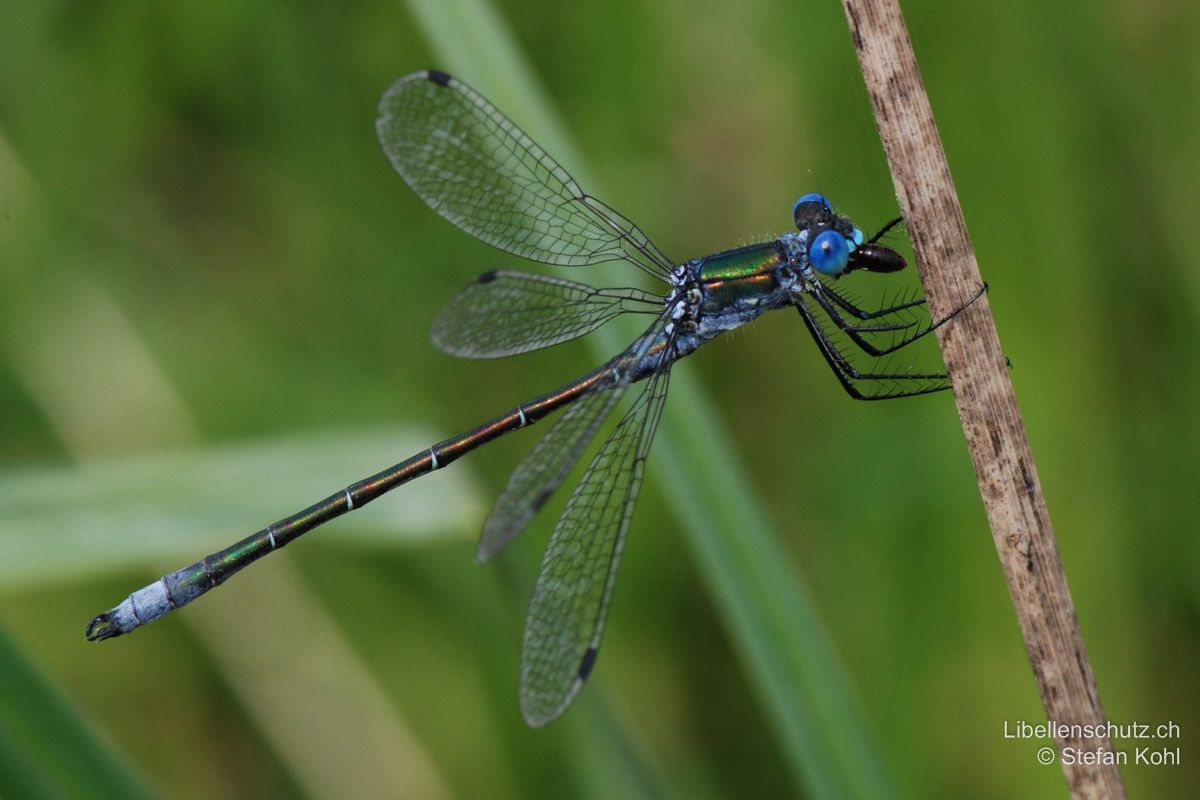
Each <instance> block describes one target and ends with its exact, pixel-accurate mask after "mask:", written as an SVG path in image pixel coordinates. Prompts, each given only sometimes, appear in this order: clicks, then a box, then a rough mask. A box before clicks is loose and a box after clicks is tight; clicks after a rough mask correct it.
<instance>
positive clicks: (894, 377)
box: [796, 303, 950, 400]
mask: <svg viewBox="0 0 1200 800" xmlns="http://www.w3.org/2000/svg"><path fill="white" fill-rule="evenodd" d="M796 310H797V311H799V312H800V318H801V319H803V320H804V325H805V327H806V328H808V332H809V333H810V334H812V337H813V339H814V340H815V341H816V343H817V347H818V348H819V349H820V350H821V355H822V356H824V358H825V361H826V363H828V364H829V367H830V369H832V370H833V374H834V375H836V376H837V379H838V381H839V382H840V383H841V384H842V388H843V389H845V390H846V393H847V394H848V395H850V396H851V397H852V398H854V399H855V400H886V399H891V398H893V397H911V396H913V395H918V394H930V393H931V392H940V391H943V390H945V389H948V388H950V382H949V380H948V378H947V377H946V375H945V374H943V373H903V372H900V373H879V372H861V371H859V370H858V369H857V368H856V367H854V366H853V365H852V364H851V363H850V362H849V361H848V360H847V359H846V357H845V356H844V355H843V354H842V353H841V352H840V351H839V350H838V348H837V345H836V344H835V343H834V342H833V341H832V340H831V339H830V338H829V335H828V334H827V333H826V332H825V330H824V329H822V328H821V326H820V325H819V324H818V323H817V321H816V320H815V319H813V317H812V313H811V312H810V311H809V309H808V308H807V307H806V306H805V305H804V304H803V303H797V304H796ZM866 381H888V382H893V383H896V384H902V382H904V381H920V382H923V383H925V384H926V385H924V386H920V387H918V388H916V389H904V390H899V391H894V392H881V393H879V394H866V393H864V392H863V391H861V390H860V389H859V388H858V384H859V383H860V382H866Z"/></svg>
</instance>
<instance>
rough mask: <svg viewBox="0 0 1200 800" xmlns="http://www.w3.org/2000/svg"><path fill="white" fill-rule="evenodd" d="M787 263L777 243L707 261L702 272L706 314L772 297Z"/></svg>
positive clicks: (741, 249)
mask: <svg viewBox="0 0 1200 800" xmlns="http://www.w3.org/2000/svg"><path fill="white" fill-rule="evenodd" d="M782 261H783V259H782V256H781V253H780V251H779V247H778V245H777V244H776V243H775V242H763V243H761V244H752V245H749V246H747V247H739V248H738V249H736V250H728V251H726V252H724V253H717V254H716V255H713V256H709V257H707V258H705V259H704V260H703V261H702V262H701V264H700V269H699V276H698V277H699V278H700V283H701V285H702V286H703V287H704V306H703V309H702V310H703V311H705V312H711V311H715V310H717V309H726V308H729V307H730V306H735V305H739V304H740V303H743V302H745V301H746V300H749V299H751V298H754V297H761V296H763V295H766V294H769V293H771V291H772V290H773V289H775V288H776V287H777V277H776V270H777V269H778V268H779V266H780V264H781V263H782Z"/></svg>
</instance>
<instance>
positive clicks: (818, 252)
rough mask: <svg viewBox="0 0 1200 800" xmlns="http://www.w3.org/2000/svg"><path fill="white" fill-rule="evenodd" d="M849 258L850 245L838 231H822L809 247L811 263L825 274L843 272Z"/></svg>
mask: <svg viewBox="0 0 1200 800" xmlns="http://www.w3.org/2000/svg"><path fill="white" fill-rule="evenodd" d="M849 258H850V246H849V245H848V244H846V237H845V236H842V235H841V234H840V233H838V232H837V231H822V232H821V233H820V234H819V235H818V236H817V238H816V239H813V243H812V245H810V246H809V248H808V260H809V263H811V264H812V266H813V269H815V270H816V271H817V272H820V273H821V274H823V275H840V274H842V272H843V271H844V270H845V269H846V261H847V260H848V259H849Z"/></svg>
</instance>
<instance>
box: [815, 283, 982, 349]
mask: <svg viewBox="0 0 1200 800" xmlns="http://www.w3.org/2000/svg"><path fill="white" fill-rule="evenodd" d="M986 291H987V284H986V283H985V284H983V285H981V286H980V287H979V290H978V291H977V292H975V294H974V295H972V296H971V297H970V298H968V299H967V300H966V301H965V302H963V303H962V304H961V305H959V306H958V307H957V308H955V309H954V310H953V311H951V312H950V313H949V314H947V315H946V316H944V317H942V318H941V319H940V320H938V321H937V322H934V323H931V324H930V325H928V326H926V327H924V328H922V329H921V330H919V331H917V332H916V333H914V334H912V335H911V336H906V337H904V338H902V339H901V340H900V341H898V342H894V343H892V344H891V345H889V346H888V347H883V348H880V347H876V346H875V345H873V344H871V343H870V342H868V341H867V340H866V339H864V338H862V336H860V335H859V334H860V333H878V332H881V331H889V330H903V329H904V328H908V327H910V326H911V325H912V323H908V324H904V325H899V324H897V325H874V326H862V325H850V324H849V323H847V322H846V320H845V319H843V318H842V316H841V315H840V314H838V313H837V310H836V309H835V308H834V307H833V305H832V304H831V303H830V302H829V300H828V299H827V297H826V296H825V295H826V294H829V293H830V292H829V289H828V287H825V286H821V287H820V288H819V289H818V290H817V291H816V292H813V294H812V297H813V299H814V300H815V301H816V302H817V304H818V305H820V306H821V310H822V311H824V312H825V314H826V315H827V316H828V317H829V319H830V320H831V321H832V322H833V324H834V325H836V326H837V327H838V328H839V329H841V330H842V331H844V332H845V333H846V335H847V336H848V337H850V340H851V341H853V342H854V343H855V344H856V345H858V346H859V348H861V349H862V351H863V352H865V353H867V354H868V355H871V356H875V357H879V356H885V355H888V354H889V353H894V352H896V351H897V350H899V349H900V348H902V347H907V346H908V345H910V344H912V343H913V342H915V341H917V340H918V339H920V338H922V337H924V336H927V335H929V334H930V333H932V332H933V331H935V330H937V329H938V328H940V327H942V326H943V325H945V324H946V323H947V322H949V321H950V320H952V319H954V318H955V317H956V316H958V315H959V314H961V313H962V312H963V310H964V309H966V308H967V306H969V305H971V304H972V303H974V302H975V301H976V300H978V299H979V298H980V297H982V296H983V293H984V292H986ZM921 302H922V303H923V302H924V300H922V301H921Z"/></svg>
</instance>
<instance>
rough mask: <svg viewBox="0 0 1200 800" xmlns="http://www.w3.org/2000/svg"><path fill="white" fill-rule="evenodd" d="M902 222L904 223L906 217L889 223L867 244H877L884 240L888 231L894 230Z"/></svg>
mask: <svg viewBox="0 0 1200 800" xmlns="http://www.w3.org/2000/svg"><path fill="white" fill-rule="evenodd" d="M901 222H904V217H896V218H895V219H894V220H892V221H891V222H889V223H888V224H887V225H884V226H883V227H882V228H880V229H879V232H878V233H876V234H875V235H874V236H872V237H871V238H870V239H868V240H867V244H875V243H876V242H878V241H879V240H880V239H882V238H883V237H884V236H885V235H886V234H887V232H888V231H890V230H891V229H892V228H894V227H896V226H897V225H899V224H900V223H901Z"/></svg>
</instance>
